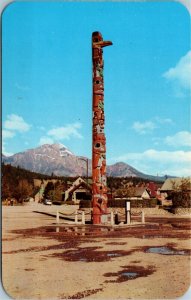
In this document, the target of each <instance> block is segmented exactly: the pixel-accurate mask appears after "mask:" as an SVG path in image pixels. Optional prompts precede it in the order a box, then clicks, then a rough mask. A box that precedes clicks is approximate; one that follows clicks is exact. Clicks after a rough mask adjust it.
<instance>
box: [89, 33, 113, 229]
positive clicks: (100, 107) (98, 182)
mask: <svg viewBox="0 0 191 300" xmlns="http://www.w3.org/2000/svg"><path fill="white" fill-rule="evenodd" d="M110 45H112V42H110V41H103V38H102V35H101V33H100V32H93V34H92V61H93V108H92V109H93V130H92V181H93V183H92V204H93V224H100V223H101V215H103V214H105V213H106V212H107V182H106V139H105V134H104V124H105V117H104V80H103V57H102V54H103V50H102V48H103V47H106V46H110Z"/></svg>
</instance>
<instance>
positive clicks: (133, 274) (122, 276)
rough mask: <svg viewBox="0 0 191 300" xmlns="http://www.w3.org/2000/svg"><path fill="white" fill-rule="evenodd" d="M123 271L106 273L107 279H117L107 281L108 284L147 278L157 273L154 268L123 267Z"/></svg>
mask: <svg viewBox="0 0 191 300" xmlns="http://www.w3.org/2000/svg"><path fill="white" fill-rule="evenodd" d="M121 268H123V270H121V271H118V272H111V273H105V274H104V276H105V277H116V278H115V279H112V280H106V282H112V283H119V282H124V281H127V280H132V279H136V278H138V277H146V276H148V275H151V274H153V273H154V272H155V268H154V267H153V266H148V267H147V268H144V267H142V266H122V267H121Z"/></svg>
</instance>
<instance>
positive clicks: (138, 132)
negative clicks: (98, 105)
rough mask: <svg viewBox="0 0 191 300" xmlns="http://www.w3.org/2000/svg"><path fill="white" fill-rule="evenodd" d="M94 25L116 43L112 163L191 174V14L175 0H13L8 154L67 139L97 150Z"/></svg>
mask: <svg viewBox="0 0 191 300" xmlns="http://www.w3.org/2000/svg"><path fill="white" fill-rule="evenodd" d="M93 31H100V32H101V33H102V35H103V38H104V39H105V40H111V41H112V42H113V46H111V47H106V48H104V63H105V64H104V80H105V119H106V124H105V132H106V140H107V162H108V164H113V163H115V162H118V161H123V162H126V163H128V164H130V165H131V166H133V167H135V168H137V169H138V170H140V171H142V172H145V173H149V174H154V175H156V174H159V175H164V174H171V175H176V176H188V175H190V170H191V152H190V146H191V134H190V100H191V85H190V78H191V50H190V15H189V12H188V11H187V10H186V8H185V7H184V6H183V5H181V4H179V3H177V2H174V1H171V2H144V3H141V2H136V3H135V2H130V3H128V2H122V3H114V2H111V3H101V2H99V3H98V2H97V3H91V2H90V3H82V2H81V3H74V2H69V3H64V2H25V3H24V2H17V3H13V4H10V5H9V6H8V7H7V8H6V9H5V11H4V13H3V16H2V43H3V45H2V75H3V80H2V84H3V91H2V130H3V132H2V138H3V153H4V154H6V155H11V154H13V153H17V152H21V151H24V150H26V149H30V148H35V147H37V146H39V145H41V144H44V143H62V144H64V145H66V146H67V147H68V148H69V149H70V150H71V151H72V152H73V153H75V154H76V155H84V156H88V157H89V158H91V141H92V138H91V128H92V119H91V118H92V112H91V109H92V65H91V34H92V32H93Z"/></svg>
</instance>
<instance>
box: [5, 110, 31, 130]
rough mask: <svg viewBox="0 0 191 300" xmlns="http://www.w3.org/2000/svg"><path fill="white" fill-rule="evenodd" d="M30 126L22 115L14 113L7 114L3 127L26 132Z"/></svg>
mask: <svg viewBox="0 0 191 300" xmlns="http://www.w3.org/2000/svg"><path fill="white" fill-rule="evenodd" d="M30 127H31V126H30V125H29V124H27V123H26V122H25V121H24V119H23V118H22V117H20V116H18V115H15V114H11V115H8V116H7V120H6V121H5V122H4V128H5V129H8V130H13V131H19V132H26V131H28V130H29V129H30Z"/></svg>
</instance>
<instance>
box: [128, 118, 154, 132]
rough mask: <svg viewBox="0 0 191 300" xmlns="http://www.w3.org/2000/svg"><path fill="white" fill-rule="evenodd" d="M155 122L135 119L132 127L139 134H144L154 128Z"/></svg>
mask: <svg viewBox="0 0 191 300" xmlns="http://www.w3.org/2000/svg"><path fill="white" fill-rule="evenodd" d="M156 127H157V126H156V124H155V123H154V122H152V121H146V122H142V123H141V122H139V121H136V122H134V123H133V126H132V128H133V129H134V130H135V131H136V132H138V133H139V134H146V133H149V132H152V131H153V130H154V129H155V128H156Z"/></svg>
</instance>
